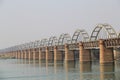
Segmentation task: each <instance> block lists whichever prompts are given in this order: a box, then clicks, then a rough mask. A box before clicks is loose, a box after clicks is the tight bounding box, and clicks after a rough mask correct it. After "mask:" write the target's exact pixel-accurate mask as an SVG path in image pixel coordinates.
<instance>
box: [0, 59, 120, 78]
mask: <svg viewBox="0 0 120 80" xmlns="http://www.w3.org/2000/svg"><path fill="white" fill-rule="evenodd" d="M91 63H92V64H91ZM0 65H1V66H0V80H27V79H28V80H120V77H119V74H120V63H118V62H117V63H115V65H114V64H106V65H99V62H95V63H94V62H84V63H79V61H64V62H63V61H49V60H48V61H45V60H42V61H39V60H20V59H18V60H17V59H10V60H0ZM8 66H9V67H8Z"/></svg>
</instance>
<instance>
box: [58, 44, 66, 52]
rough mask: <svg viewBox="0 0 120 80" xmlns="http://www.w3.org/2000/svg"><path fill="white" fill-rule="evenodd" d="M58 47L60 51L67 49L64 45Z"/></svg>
mask: <svg viewBox="0 0 120 80" xmlns="http://www.w3.org/2000/svg"><path fill="white" fill-rule="evenodd" d="M57 48H58V50H59V51H64V50H65V46H64V45H58V46H57Z"/></svg>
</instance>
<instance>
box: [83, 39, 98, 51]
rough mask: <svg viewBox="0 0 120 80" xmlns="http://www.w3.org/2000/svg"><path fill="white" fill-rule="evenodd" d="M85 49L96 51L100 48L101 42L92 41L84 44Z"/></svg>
mask: <svg viewBox="0 0 120 80" xmlns="http://www.w3.org/2000/svg"><path fill="white" fill-rule="evenodd" d="M82 43H83V46H84V49H95V48H99V41H98V40H97V41H90V42H82Z"/></svg>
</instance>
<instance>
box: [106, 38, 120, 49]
mask: <svg viewBox="0 0 120 80" xmlns="http://www.w3.org/2000/svg"><path fill="white" fill-rule="evenodd" d="M104 45H105V47H107V48H112V47H120V38H113V39H106V40H104Z"/></svg>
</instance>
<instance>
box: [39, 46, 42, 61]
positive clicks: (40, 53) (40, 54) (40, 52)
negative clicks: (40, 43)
mask: <svg viewBox="0 0 120 80" xmlns="http://www.w3.org/2000/svg"><path fill="white" fill-rule="evenodd" d="M39 60H42V51H41V48H39Z"/></svg>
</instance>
